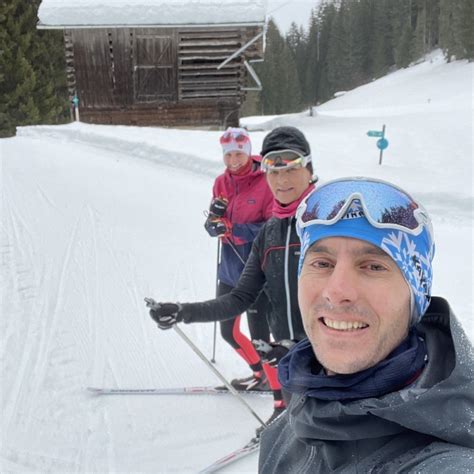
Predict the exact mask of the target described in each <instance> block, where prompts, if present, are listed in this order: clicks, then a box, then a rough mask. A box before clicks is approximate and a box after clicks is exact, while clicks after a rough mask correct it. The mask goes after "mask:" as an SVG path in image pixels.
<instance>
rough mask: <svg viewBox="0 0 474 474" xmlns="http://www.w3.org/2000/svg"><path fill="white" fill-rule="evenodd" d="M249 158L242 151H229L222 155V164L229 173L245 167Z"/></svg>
mask: <svg viewBox="0 0 474 474" xmlns="http://www.w3.org/2000/svg"><path fill="white" fill-rule="evenodd" d="M249 158H250V157H249V155H247V154H246V153H244V152H243V151H229V152H227V153H225V154H224V164H225V165H226V167H227V168H228V169H229V170H230V171H232V172H235V171H238V170H239V169H240V168H242V166H244V165H246V164H247V161H248V160H249Z"/></svg>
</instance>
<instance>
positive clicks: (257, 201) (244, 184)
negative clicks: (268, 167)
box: [212, 156, 273, 286]
mask: <svg viewBox="0 0 474 474" xmlns="http://www.w3.org/2000/svg"><path fill="white" fill-rule="evenodd" d="M252 160H253V162H254V167H253V169H252V170H251V171H250V172H249V173H248V174H245V175H243V176H238V175H234V174H231V173H230V171H229V170H226V171H225V172H224V173H222V174H221V175H220V176H218V177H217V178H216V180H215V182H214V186H213V188H212V196H213V198H217V197H219V198H222V197H223V198H226V199H227V201H228V205H227V209H226V212H225V214H224V217H225V218H226V219H228V220H229V222H230V223H231V224H232V235H231V236H230V237H229V240H230V242H232V244H233V245H234V249H235V250H237V252H238V253H239V255H240V257H239V256H238V255H236V253H235V250H234V249H233V248H231V246H230V245H229V244H228V243H226V240H225V239H224V240H223V241H222V253H221V264H220V265H219V280H220V281H222V283H225V284H226V285H229V286H235V285H236V284H237V281H238V280H239V277H240V274H241V273H242V270H243V268H244V264H243V263H242V261H243V262H245V261H246V260H247V258H248V256H249V254H250V251H251V249H252V242H253V240H254V239H255V237H256V236H257V235H258V232H259V230H260V229H261V227H262V225H263V224H264V223H265V221H267V220H268V219H269V218H270V217H271V214H272V206H273V194H272V192H271V191H270V188H269V187H268V184H267V181H266V178H265V174H264V173H263V171H261V170H260V165H259V161H260V157H257V156H252Z"/></svg>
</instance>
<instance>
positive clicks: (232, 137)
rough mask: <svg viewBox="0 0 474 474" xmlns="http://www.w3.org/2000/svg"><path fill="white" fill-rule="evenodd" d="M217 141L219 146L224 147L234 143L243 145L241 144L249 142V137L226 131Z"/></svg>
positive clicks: (237, 132)
mask: <svg viewBox="0 0 474 474" xmlns="http://www.w3.org/2000/svg"><path fill="white" fill-rule="evenodd" d="M219 141H220V144H221V145H225V144H227V143H231V142H236V143H240V144H243V143H247V142H249V141H250V137H249V136H248V135H247V134H246V133H244V132H240V131H234V130H227V131H226V132H224V134H223V135H222V136H221V138H220V139H219Z"/></svg>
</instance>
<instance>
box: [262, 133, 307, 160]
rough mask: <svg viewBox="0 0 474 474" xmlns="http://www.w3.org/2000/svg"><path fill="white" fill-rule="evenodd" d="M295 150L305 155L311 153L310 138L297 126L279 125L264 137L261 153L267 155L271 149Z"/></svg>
mask: <svg viewBox="0 0 474 474" xmlns="http://www.w3.org/2000/svg"><path fill="white" fill-rule="evenodd" d="M277 150H293V151H297V152H299V153H302V154H303V155H304V156H307V155H310V154H311V149H310V147H309V143H308V140H306V138H305V136H304V135H303V133H302V132H300V131H299V130H298V129H297V128H295V127H278V128H275V129H274V130H272V131H271V132H270V133H269V134H268V135H267V136H266V137H265V138H264V139H263V145H262V151H261V152H260V154H261V155H262V156H265V155H266V154H267V153H269V152H271V151H277Z"/></svg>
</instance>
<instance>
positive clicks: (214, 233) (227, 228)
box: [204, 216, 231, 237]
mask: <svg viewBox="0 0 474 474" xmlns="http://www.w3.org/2000/svg"><path fill="white" fill-rule="evenodd" d="M204 228H205V229H206V230H207V233H208V234H209V235H210V236H211V237H222V236H226V237H227V236H229V235H230V234H231V225H230V222H229V221H228V220H227V219H226V218H220V217H218V218H216V217H212V216H209V217H208V218H207V219H206V222H205V223H204Z"/></svg>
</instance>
